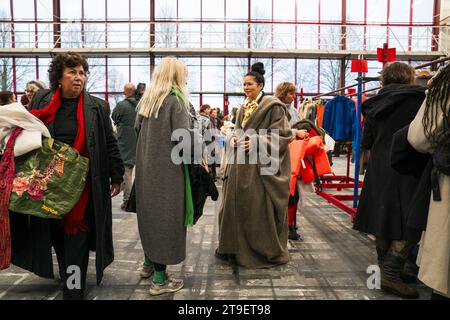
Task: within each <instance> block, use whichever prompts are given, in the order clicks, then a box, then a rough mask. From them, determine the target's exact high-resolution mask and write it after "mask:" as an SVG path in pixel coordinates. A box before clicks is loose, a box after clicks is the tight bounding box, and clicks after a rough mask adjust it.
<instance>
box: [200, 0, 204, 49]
mask: <svg viewBox="0 0 450 320" xmlns="http://www.w3.org/2000/svg"><path fill="white" fill-rule="evenodd" d="M200 48H203V0H200Z"/></svg>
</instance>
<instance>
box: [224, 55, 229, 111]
mask: <svg viewBox="0 0 450 320" xmlns="http://www.w3.org/2000/svg"><path fill="white" fill-rule="evenodd" d="M226 65H227V58H225V57H223V93H224V94H223V115H224V116H226V115H227V114H228V98H227V96H226V95H225V92H226V91H227V86H226V84H227V66H226Z"/></svg>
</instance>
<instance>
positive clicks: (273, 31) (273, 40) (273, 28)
mask: <svg viewBox="0 0 450 320" xmlns="http://www.w3.org/2000/svg"><path fill="white" fill-rule="evenodd" d="M273 20H274V14H273V0H272V49H273V48H274V43H275V39H274V38H275V25H274V21H273ZM272 88H273V58H272Z"/></svg>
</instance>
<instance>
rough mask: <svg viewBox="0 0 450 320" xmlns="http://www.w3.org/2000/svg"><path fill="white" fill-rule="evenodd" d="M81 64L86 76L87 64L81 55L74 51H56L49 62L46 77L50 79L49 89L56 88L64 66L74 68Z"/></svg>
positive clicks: (87, 72)
mask: <svg viewBox="0 0 450 320" xmlns="http://www.w3.org/2000/svg"><path fill="white" fill-rule="evenodd" d="M78 66H83V69H84V72H85V73H86V76H87V75H88V74H89V64H88V63H87V60H86V58H85V57H83V56H82V55H80V54H78V53H76V52H71V51H69V52H66V53H58V54H57V55H56V56H55V57H54V58H53V60H52V62H51V63H50V67H49V69H48V78H49V80H50V89H52V90H56V89H57V88H58V86H59V82H58V81H59V80H61V78H62V75H63V71H64V68H74V67H78Z"/></svg>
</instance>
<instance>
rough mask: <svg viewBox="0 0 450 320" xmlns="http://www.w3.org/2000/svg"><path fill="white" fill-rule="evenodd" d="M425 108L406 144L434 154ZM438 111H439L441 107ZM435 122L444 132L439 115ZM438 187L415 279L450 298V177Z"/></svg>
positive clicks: (442, 177) (420, 251)
mask: <svg viewBox="0 0 450 320" xmlns="http://www.w3.org/2000/svg"><path fill="white" fill-rule="evenodd" d="M425 106H426V103H425V102H424V103H423V104H422V106H421V107H420V110H419V112H418V113H417V116H416V118H415V119H414V120H413V122H412V123H411V124H410V126H409V131H408V141H409V143H410V144H411V145H412V146H413V147H414V148H415V149H416V150H417V151H419V152H422V153H433V148H432V146H431V144H430V142H429V141H428V140H427V138H426V137H425V130H424V127H423V124H422V119H423V117H424V115H425ZM437 110H438V112H441V110H440V108H437ZM438 119H439V120H438V122H437V125H436V128H435V130H443V128H444V121H443V119H444V118H443V117H442V115H440V116H439V117H438ZM439 186H440V189H441V198H442V201H433V197H432V196H431V194H430V209H429V212H428V221H427V228H426V231H425V232H424V233H423V236H422V240H421V243H420V247H419V256H418V259H417V265H419V267H420V270H419V275H418V277H419V280H420V281H422V282H423V283H424V284H426V285H427V286H428V287H430V288H432V289H434V290H436V291H438V292H439V293H440V294H442V295H445V296H447V297H450V177H449V176H446V175H444V174H440V176H439Z"/></svg>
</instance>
